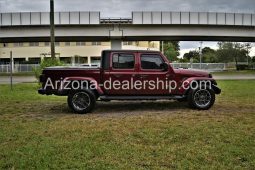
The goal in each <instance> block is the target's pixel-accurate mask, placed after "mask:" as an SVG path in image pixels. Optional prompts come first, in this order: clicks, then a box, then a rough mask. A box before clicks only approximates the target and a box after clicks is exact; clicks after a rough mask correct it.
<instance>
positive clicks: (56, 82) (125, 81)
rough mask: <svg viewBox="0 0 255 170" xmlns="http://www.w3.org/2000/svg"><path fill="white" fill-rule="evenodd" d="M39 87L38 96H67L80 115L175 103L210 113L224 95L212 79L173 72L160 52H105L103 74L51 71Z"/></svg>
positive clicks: (100, 70) (95, 70)
mask: <svg viewBox="0 0 255 170" xmlns="http://www.w3.org/2000/svg"><path fill="white" fill-rule="evenodd" d="M40 82H41V84H42V88H41V89H39V90H38V93H39V94H43V95H59V96H68V98H67V102H68V106H69V107H70V108H71V109H72V110H73V111H74V112H75V113H80V114H84V113H89V112H91V111H92V110H93V109H94V108H95V106H96V102H97V101H111V100H168V99H173V100H178V101H187V102H188V103H189V106H190V107H191V108H194V109H200V110H207V109H209V108H211V107H212V106H213V104H214V102H215V94H220V93H221V90H220V89H219V88H218V87H217V83H216V81H215V80H214V79H213V77H212V75H211V74H209V73H207V72H203V71H197V70H190V69H174V68H172V66H171V64H170V62H169V61H168V59H167V58H166V57H165V56H164V55H163V54H161V53H160V52H158V51H137V50H136V51H135V50H105V51H103V52H102V56H101V64H100V68H87V67H82V66H78V67H49V68H45V69H44V70H43V72H42V75H41V76H40Z"/></svg>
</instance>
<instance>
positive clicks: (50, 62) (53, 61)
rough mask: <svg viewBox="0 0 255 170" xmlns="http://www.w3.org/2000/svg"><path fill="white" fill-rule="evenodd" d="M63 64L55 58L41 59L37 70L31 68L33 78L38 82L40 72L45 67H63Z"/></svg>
mask: <svg viewBox="0 0 255 170" xmlns="http://www.w3.org/2000/svg"><path fill="white" fill-rule="evenodd" d="M63 65H64V63H63V62H61V61H60V60H59V59H57V58H46V59H43V60H42V62H41V64H40V66H39V67H38V68H33V72H34V74H35V78H36V79H37V80H38V81H39V76H40V75H41V74H42V71H43V69H44V68H46V67H52V66H63Z"/></svg>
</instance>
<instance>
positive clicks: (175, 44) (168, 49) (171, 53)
mask: <svg viewBox="0 0 255 170" xmlns="http://www.w3.org/2000/svg"><path fill="white" fill-rule="evenodd" d="M163 44H164V45H163V49H164V54H165V56H166V57H167V58H168V59H169V60H170V61H177V60H178V56H179V55H180V45H179V41H164V42H163ZM160 48H161V49H162V44H160Z"/></svg>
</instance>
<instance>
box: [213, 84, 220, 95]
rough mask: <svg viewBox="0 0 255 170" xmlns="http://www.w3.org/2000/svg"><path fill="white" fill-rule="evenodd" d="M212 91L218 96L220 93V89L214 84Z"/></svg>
mask: <svg viewBox="0 0 255 170" xmlns="http://www.w3.org/2000/svg"><path fill="white" fill-rule="evenodd" d="M212 89H213V91H214V92H215V94H220V93H221V89H220V88H219V87H218V86H216V85H214V84H213V85H212Z"/></svg>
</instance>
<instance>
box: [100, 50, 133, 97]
mask: <svg viewBox="0 0 255 170" xmlns="http://www.w3.org/2000/svg"><path fill="white" fill-rule="evenodd" d="M136 55H137V53H133V52H126V53H125V52H113V53H111V57H110V70H109V74H108V76H107V78H106V79H105V81H107V82H105V91H106V92H107V94H108V95H137V94H136V92H135V90H134V89H133V88H132V85H131V82H132V81H135V80H136V77H137V75H138V71H137V69H138V68H137V56H136ZM110 86H111V87H110ZM109 87H110V88H109Z"/></svg>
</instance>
